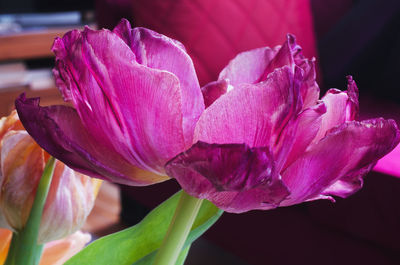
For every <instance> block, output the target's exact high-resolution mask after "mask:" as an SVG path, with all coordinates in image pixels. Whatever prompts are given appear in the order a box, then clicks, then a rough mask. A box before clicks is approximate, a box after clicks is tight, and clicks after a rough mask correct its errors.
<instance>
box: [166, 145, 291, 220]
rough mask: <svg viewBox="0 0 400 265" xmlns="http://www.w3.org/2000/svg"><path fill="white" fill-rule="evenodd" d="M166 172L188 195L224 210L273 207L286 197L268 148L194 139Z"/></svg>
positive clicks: (239, 210)
mask: <svg viewBox="0 0 400 265" xmlns="http://www.w3.org/2000/svg"><path fill="white" fill-rule="evenodd" d="M166 171H167V173H168V175H169V176H171V177H174V178H176V179H177V181H178V182H179V184H180V185H181V186H182V188H183V189H184V190H185V191H186V192H188V193H189V194H190V195H192V196H195V197H198V198H203V199H207V200H210V201H211V202H212V203H214V204H215V205H216V206H218V207H219V208H221V209H223V210H224V211H228V212H234V213H241V212H245V211H249V210H253V209H271V208H275V207H277V206H278V204H279V202H280V201H282V200H283V199H284V198H285V197H286V196H287V190H286V188H285V186H284V185H283V184H282V182H281V181H280V179H279V175H278V174H277V172H276V171H275V168H274V161H273V159H272V157H271V152H270V150H269V148H268V147H260V148H249V147H248V146H247V145H245V144H226V145H218V144H207V143H203V142H198V143H196V144H195V145H193V146H192V147H191V148H190V149H189V150H188V151H186V152H183V153H181V154H180V155H178V156H177V157H175V158H174V159H172V160H171V161H170V162H168V164H167V165H166Z"/></svg>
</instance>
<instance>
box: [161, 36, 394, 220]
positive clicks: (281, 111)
mask: <svg viewBox="0 0 400 265" xmlns="http://www.w3.org/2000/svg"><path fill="white" fill-rule="evenodd" d="M202 90H203V93H204V99H205V103H206V105H207V106H208V107H207V109H206V110H205V111H204V112H203V114H202V115H201V116H200V119H199V121H198V123H197V125H196V128H195V132H194V142H197V143H196V144H194V145H193V146H192V147H191V148H190V149H189V150H187V151H185V152H182V153H181V154H179V155H178V156H176V157H175V158H174V159H172V160H171V161H170V162H169V163H168V164H167V165H166V169H167V173H168V175H169V176H171V177H174V178H176V179H177V181H178V182H179V183H180V185H181V186H182V188H183V189H184V190H185V191H186V192H187V193H189V194H190V195H192V196H195V197H198V198H204V199H207V200H210V201H211V202H213V203H214V204H216V205H217V206H218V207H219V208H221V209H223V210H225V211H228V212H234V213H240V212H245V211H249V210H254V209H261V210H267V209H272V208H275V207H278V206H289V205H293V204H297V203H301V202H304V201H310V200H315V199H322V198H325V199H332V197H331V196H332V195H336V196H340V197H346V196H349V195H350V194H352V193H354V192H355V191H357V190H358V189H360V188H361V186H362V183H363V179H362V177H363V175H365V174H366V173H367V172H369V171H370V170H371V169H372V167H373V166H374V165H375V163H376V162H377V160H378V159H379V158H381V157H382V156H384V155H385V154H387V153H388V152H390V151H391V150H392V149H393V148H394V147H395V146H396V145H397V144H398V143H399V140H400V133H399V130H398V128H397V125H396V123H395V122H394V121H393V120H384V119H382V118H378V119H373V120H366V121H355V120H354V119H355V118H356V117H357V114H358V89H357V86H356V84H355V82H354V81H353V79H352V78H351V77H348V86H347V91H346V92H342V91H339V90H336V89H331V90H329V91H328V92H327V93H326V95H325V96H324V97H323V98H322V99H321V100H318V98H319V88H318V86H317V84H316V82H315V68H314V62H313V60H308V59H306V58H304V57H303V56H302V54H301V49H300V47H299V46H298V45H297V44H296V42H295V39H294V37H293V36H291V35H289V36H288V39H287V41H286V42H285V43H284V44H283V45H282V46H281V47H276V48H274V49H270V48H267V47H266V48H260V49H255V50H251V51H248V52H244V53H241V54H239V55H238V56H236V58H234V59H233V60H232V61H231V62H230V63H229V64H228V66H227V67H225V69H223V71H222V72H221V74H220V75H219V80H218V81H216V82H212V83H210V84H208V85H206V86H205V87H203V88H202Z"/></svg>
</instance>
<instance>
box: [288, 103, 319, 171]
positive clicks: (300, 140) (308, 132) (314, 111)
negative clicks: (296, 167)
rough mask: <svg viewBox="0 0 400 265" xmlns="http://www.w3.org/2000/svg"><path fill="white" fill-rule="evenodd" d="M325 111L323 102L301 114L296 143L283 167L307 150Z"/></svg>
mask: <svg viewBox="0 0 400 265" xmlns="http://www.w3.org/2000/svg"><path fill="white" fill-rule="evenodd" d="M325 112H326V107H325V104H324V103H323V102H321V103H319V104H318V105H315V106H313V107H311V108H308V109H305V110H304V111H303V112H301V113H300V114H299V117H298V118H297V120H298V124H297V129H296V132H295V136H294V144H293V146H292V149H291V150H290V152H289V154H288V156H287V158H286V162H285V166H284V168H283V169H285V168H287V167H288V166H289V165H290V164H292V163H293V162H294V161H295V160H296V159H297V158H298V157H299V156H301V155H302V154H303V153H304V152H305V151H306V149H307V147H308V146H309V145H310V143H311V142H312V140H313V139H314V138H315V136H316V135H317V133H318V131H319V129H320V127H321V121H322V116H323V114H324V113H325Z"/></svg>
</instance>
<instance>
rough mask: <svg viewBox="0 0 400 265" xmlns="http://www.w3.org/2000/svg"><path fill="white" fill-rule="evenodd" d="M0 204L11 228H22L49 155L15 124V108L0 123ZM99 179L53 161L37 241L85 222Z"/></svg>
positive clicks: (58, 235)
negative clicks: (51, 175) (52, 170)
mask: <svg viewBox="0 0 400 265" xmlns="http://www.w3.org/2000/svg"><path fill="white" fill-rule="evenodd" d="M0 136H1V138H0V187H1V190H0V208H1V210H2V212H3V214H4V217H5V219H6V221H7V223H8V225H9V226H11V228H12V229H13V230H15V231H18V230H21V229H23V228H24V226H25V224H26V222H27V219H28V217H29V214H30V210H31V208H32V204H33V201H34V198H35V194H36V190H37V187H38V184H39V181H40V178H41V176H42V174H43V170H44V167H45V164H46V162H47V160H48V159H49V157H50V156H49V155H48V154H47V153H46V152H45V151H44V150H43V149H41V148H40V147H39V145H37V143H36V142H35V141H34V140H33V139H32V138H31V137H30V136H29V134H28V133H27V132H26V131H24V130H23V129H22V127H20V125H19V120H18V117H17V115H16V114H15V112H13V113H12V114H11V115H10V116H9V117H7V118H6V119H4V118H3V119H2V120H1V123H0ZM100 184H101V181H100V180H97V179H92V178H90V177H88V176H85V175H83V174H80V173H77V172H75V171H73V170H72V169H70V168H68V167H67V166H65V165H64V164H63V163H61V162H60V161H56V164H55V169H54V175H53V178H52V182H51V185H50V188H49V193H48V197H47V200H46V203H45V206H44V209H43V215H42V220H41V224H40V229H39V238H38V241H39V243H45V242H49V241H51V240H56V239H60V238H63V237H66V236H68V235H69V234H72V233H73V232H75V231H77V230H78V229H79V228H80V227H81V226H82V225H83V224H84V222H85V220H86V218H87V216H88V215H89V213H90V211H91V209H92V208H93V205H94V201H95V198H96V195H97V192H98V189H99V187H100Z"/></svg>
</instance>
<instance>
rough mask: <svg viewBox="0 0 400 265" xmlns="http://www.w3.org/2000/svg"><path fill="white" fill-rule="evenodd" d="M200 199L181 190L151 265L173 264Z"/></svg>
mask: <svg viewBox="0 0 400 265" xmlns="http://www.w3.org/2000/svg"><path fill="white" fill-rule="evenodd" d="M202 201H203V200H201V199H197V198H194V197H192V196H190V195H189V194H187V193H186V192H184V191H182V195H181V198H180V200H179V202H178V205H177V206H176V210H175V214H174V217H173V218H172V221H171V224H170V225H169V228H168V231H167V234H166V235H165V238H164V241H163V243H162V244H161V247H160V249H159V250H158V252H157V256H156V259H155V261H154V263H153V265H175V262H176V260H177V258H178V256H179V253H180V252H181V250H182V247H183V244H184V243H185V241H186V238H187V236H188V234H189V232H190V229H191V228H192V225H193V222H194V220H195V219H196V216H197V213H198V212H199V209H200V206H201V203H202Z"/></svg>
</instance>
